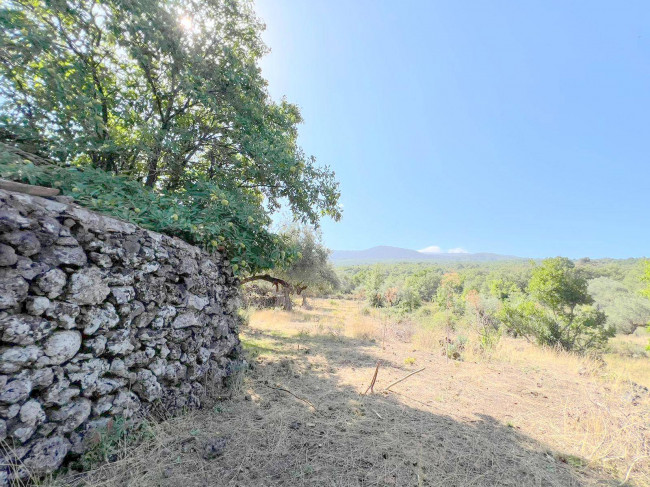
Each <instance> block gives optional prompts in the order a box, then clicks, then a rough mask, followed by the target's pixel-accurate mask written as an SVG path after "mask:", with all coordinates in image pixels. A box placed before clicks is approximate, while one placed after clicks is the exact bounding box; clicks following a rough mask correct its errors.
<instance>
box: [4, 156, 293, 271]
mask: <svg viewBox="0 0 650 487" xmlns="http://www.w3.org/2000/svg"><path fill="white" fill-rule="evenodd" d="M0 176H2V177H3V178H9V179H14V180H19V181H24V182H28V183H30V184H38V185H42V186H52V187H56V188H58V189H60V190H61V192H62V193H63V194H64V195H69V196H72V197H73V198H75V200H76V201H77V202H79V203H80V204H82V205H83V206H86V207H88V208H90V209H93V210H96V211H98V212H102V213H106V214H108V215H111V216H115V217H118V218H121V219H123V220H126V221H130V222H132V223H135V224H137V225H140V226H142V227H144V228H148V229H150V230H154V231H157V232H161V233H166V234H168V235H174V236H177V237H180V238H183V239H184V240H186V241H188V242H190V243H193V244H196V245H199V246H202V247H204V248H205V249H206V250H209V251H215V250H217V249H222V250H224V251H225V252H226V253H227V255H228V256H229V257H230V259H231V262H232V263H233V264H234V266H233V268H234V269H235V271H238V270H239V269H243V270H248V271H251V272H254V271H256V270H258V269H266V268H269V267H273V266H275V265H278V264H279V263H283V262H286V261H291V260H292V259H294V258H295V250H294V249H293V247H291V245H290V244H289V242H288V241H286V240H285V239H282V238H281V237H279V236H277V235H274V234H272V233H270V232H269V231H267V230H266V228H268V223H269V219H268V216H267V215H266V214H265V213H264V212H263V211H262V209H261V208H260V207H259V205H257V204H256V202H255V201H254V200H253V199H252V198H251V197H250V196H248V197H247V196H246V195H245V194H242V193H238V192H231V191H230V190H229V188H227V187H226V188H220V187H219V186H217V185H216V184H215V183H201V184H192V185H187V186H186V187H183V188H179V189H177V190H176V191H174V192H168V193H167V194H165V195H163V194H158V193H155V192H154V191H152V190H151V189H149V188H147V187H145V186H143V185H142V184H140V183H138V182H136V181H132V180H129V179H127V178H125V177H121V176H115V175H112V174H110V173H107V172H106V171H103V170H101V169H95V168H91V167H85V168H74V167H72V168H65V167H60V166H33V165H31V164H24V163H20V162H18V163H15V162H14V163H9V164H6V163H5V164H2V161H0ZM215 200H216V201H217V202H216V203H215ZM225 200H227V201H228V205H224V204H223V201H225ZM235 266H236V267H235Z"/></svg>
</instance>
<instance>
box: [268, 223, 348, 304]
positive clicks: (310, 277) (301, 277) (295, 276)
mask: <svg viewBox="0 0 650 487" xmlns="http://www.w3.org/2000/svg"><path fill="white" fill-rule="evenodd" d="M281 235H282V236H283V238H284V241H286V242H287V244H288V245H289V248H291V249H292V252H293V255H295V258H294V259H293V260H292V261H291V262H290V263H289V264H288V265H285V266H284V267H282V268H281V269H280V270H279V272H278V273H277V275H278V276H279V277H280V278H282V279H284V280H286V281H287V282H289V283H291V285H292V286H293V287H294V288H295V289H296V290H297V291H298V292H300V293H301V292H302V291H303V290H305V289H307V288H309V289H310V290H315V291H320V292H326V291H332V290H336V289H338V287H339V286H340V282H339V278H338V275H337V274H336V272H335V271H334V267H332V264H331V263H330V262H329V254H330V251H329V249H328V248H327V247H325V246H324V245H323V244H322V242H321V235H320V233H318V232H317V231H315V230H312V229H310V228H308V227H306V226H297V225H294V226H290V227H288V228H285V229H284V230H283V231H282V232H281Z"/></svg>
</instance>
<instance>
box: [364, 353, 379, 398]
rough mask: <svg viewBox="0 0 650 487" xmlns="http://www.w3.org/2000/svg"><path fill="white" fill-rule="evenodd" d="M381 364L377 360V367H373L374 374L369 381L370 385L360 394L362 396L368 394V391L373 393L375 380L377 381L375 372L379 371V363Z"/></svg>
mask: <svg viewBox="0 0 650 487" xmlns="http://www.w3.org/2000/svg"><path fill="white" fill-rule="evenodd" d="M380 364H381V361H378V362H377V367H376V368H375V374H374V375H373V376H372V381H370V385H369V386H368V389H366V392H364V393H363V394H362V396H365V395H366V394H368V391H370V392H371V393H373V394H374V393H375V389H374V388H375V382H377V374H378V373H379V365H380Z"/></svg>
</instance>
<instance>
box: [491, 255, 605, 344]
mask: <svg viewBox="0 0 650 487" xmlns="http://www.w3.org/2000/svg"><path fill="white" fill-rule="evenodd" d="M528 291H529V293H530V297H529V298H525V299H523V298H522V299H516V300H511V301H506V302H504V305H503V308H502V309H501V312H500V318H501V320H502V321H503V323H504V325H505V326H506V327H507V328H508V329H509V330H511V331H514V332H515V333H517V334H518V335H523V336H524V337H526V338H528V339H534V340H536V341H537V343H539V344H542V345H551V346H559V347H561V348H563V349H565V350H575V351H578V352H588V351H590V350H596V349H602V348H603V347H604V346H605V344H606V343H607V340H608V339H609V338H610V337H612V336H614V334H615V329H614V328H613V327H608V326H606V321H607V317H606V315H605V313H603V312H602V311H600V310H598V309H596V308H594V307H592V306H591V304H592V303H593V299H592V298H591V296H590V295H589V293H588V292H587V279H586V278H585V275H584V274H583V273H582V272H581V271H580V269H576V268H575V265H574V264H573V262H571V261H570V260H569V259H565V258H562V257H557V258H554V259H546V260H544V261H543V262H542V265H541V266H539V267H536V268H535V269H534V270H533V273H532V277H531V280H530V283H529V285H528Z"/></svg>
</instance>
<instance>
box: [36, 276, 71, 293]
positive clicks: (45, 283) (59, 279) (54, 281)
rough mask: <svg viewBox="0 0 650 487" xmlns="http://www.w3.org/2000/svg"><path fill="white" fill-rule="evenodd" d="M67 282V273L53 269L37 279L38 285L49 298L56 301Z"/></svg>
mask: <svg viewBox="0 0 650 487" xmlns="http://www.w3.org/2000/svg"><path fill="white" fill-rule="evenodd" d="M66 281H67V277H66V275H65V272H63V271H62V270H61V269H51V270H49V271H47V272H45V273H44V274H42V275H41V276H39V277H38V278H37V279H36V285H37V287H38V289H39V290H40V291H41V292H42V293H43V294H45V295H46V296H47V297H48V298H50V299H54V298H57V297H59V296H60V295H61V293H62V292H63V288H64V287H65V285H66Z"/></svg>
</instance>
